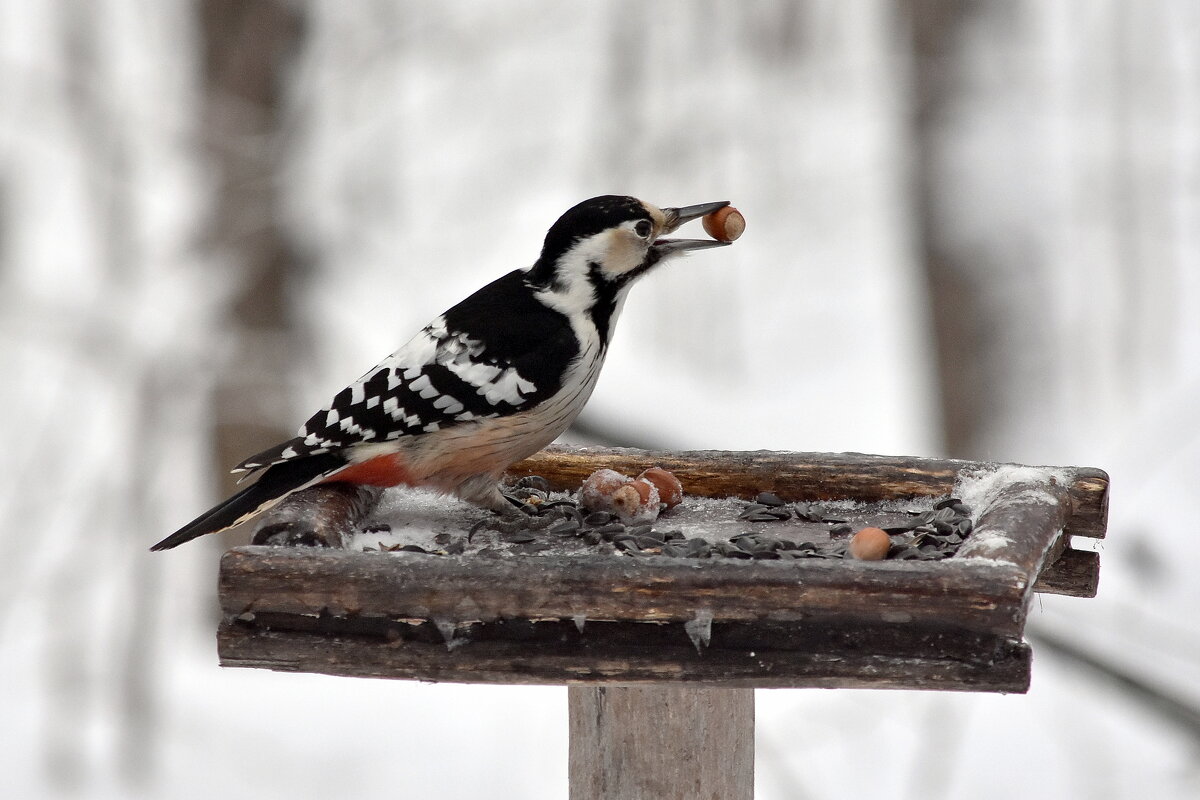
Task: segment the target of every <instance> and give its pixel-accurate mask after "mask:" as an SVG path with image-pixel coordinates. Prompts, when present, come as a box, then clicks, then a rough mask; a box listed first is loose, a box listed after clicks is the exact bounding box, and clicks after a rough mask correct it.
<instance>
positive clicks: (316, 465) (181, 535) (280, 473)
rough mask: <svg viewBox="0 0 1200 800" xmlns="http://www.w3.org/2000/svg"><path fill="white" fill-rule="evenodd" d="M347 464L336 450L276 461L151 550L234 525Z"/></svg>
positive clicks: (170, 545)
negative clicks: (253, 480)
mask: <svg viewBox="0 0 1200 800" xmlns="http://www.w3.org/2000/svg"><path fill="white" fill-rule="evenodd" d="M345 466H346V460H345V459H344V458H342V457H341V456H338V455H335V454H333V453H324V454H321V455H319V456H308V457H305V458H298V459H296V460H295V461H285V462H283V463H280V464H275V465H274V466H272V467H270V468H269V469H267V471H266V472H264V473H263V474H262V477H260V478H259V479H258V480H257V481H255V482H254V484H253V485H251V486H247V487H246V488H245V489H242V490H241V491H240V492H238V493H237V494H235V495H234V496H233V497H230V498H229V499H228V500H226V501H225V502H223V503H221V504H219V505H217V506H215V507H213V508H210V509H209V510H208V511H206V512H204V513H203V514H201V515H200V516H198V517H196V518H195V519H194V520H192V521H191V522H189V523H188V524H187V525H184V526H183V527H182V528H180V529H179V530H177V531H175V532H174V533H172V534H171V535H170V536H168V537H167V538H165V539H163V540H162V541H161V542H159V543H158V544H156V545H154V546H153V547H151V548H150V549H151V550H170V549H171V548H172V547H178V546H179V545H181V544H183V543H184V542H190V541H191V540H192V539H195V538H197V537H199V536H203V535H204V534H206V533H216V532H218V531H223V530H225V529H226V528H232V527H233V526H234V525H237V524H238V523H241V522H245V521H246V520H248V519H250V518H251V517H253V516H255V515H256V514H261V513H262V512H263V511H266V510H267V509H269V508H271V507H272V506H274V505H276V504H277V503H279V501H281V500H283V499H284V498H285V497H287V496H288V495H290V494H292V493H293V492H298V491H300V490H301V489H306V488H308V487H309V486H312V485H313V484H315V483H320V482H321V481H323V480H325V479H326V478H328V477H329V476H330V475H333V474H334V473H335V472H337V471H338V470H340V469H342V468H343V467H345Z"/></svg>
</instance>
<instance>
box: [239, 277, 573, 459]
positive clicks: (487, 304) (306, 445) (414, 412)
mask: <svg viewBox="0 0 1200 800" xmlns="http://www.w3.org/2000/svg"><path fill="white" fill-rule="evenodd" d="M522 274H523V273H522V272H520V271H518V272H515V273H510V274H509V275H507V276H505V277H504V278H501V279H499V280H497V281H495V282H493V283H492V284H489V285H488V286H486V287H484V288H483V289H481V290H480V291H479V292H477V293H476V294H474V295H472V296H471V297H469V298H467V299H466V300H464V301H463V302H462V303H460V304H458V305H457V306H455V307H454V308H452V309H450V310H449V311H447V312H446V313H445V314H443V315H442V316H440V317H438V318H437V319H435V320H434V321H433V322H431V323H430V324H429V325H427V326H426V327H425V328H424V329H423V330H422V331H421V332H420V333H418V334H417V335H416V336H415V337H413V339H412V340H411V341H409V342H408V343H407V344H406V345H404V347H402V348H400V349H399V350H397V351H396V352H395V353H392V355H390V356H388V357H387V358H386V359H384V360H383V361H382V362H380V363H379V364H378V365H376V366H375V367H374V368H372V369H371V370H370V371H368V372H367V373H366V374H365V375H363V376H362V377H361V378H359V379H358V380H357V381H356V382H355V383H353V384H351V385H350V386H347V387H346V388H345V389H343V390H342V391H340V392H338V394H337V396H335V397H334V398H333V401H332V402H331V403H330V404H329V405H327V406H326V407H325V408H323V409H321V410H320V411H318V412H317V413H316V414H313V415H312V417H310V418H309V420H308V421H307V422H306V423H304V425H303V426H302V427H301V428H300V430H299V431H298V433H297V434H296V437H295V438H294V439H291V440H289V441H287V442H283V443H281V444H279V445H276V446H275V447H272V448H270V449H268V450H264V451H263V452H261V453H258V454H256V455H254V456H251V457H250V458H247V459H246V460H245V461H243V462H242V463H240V464H238V465H237V467H235V468H234V470H233V471H234V472H251V471H255V470H259V469H262V468H264V467H269V466H271V465H272V464H278V463H281V462H284V461H289V460H291V459H295V458H299V457H303V456H313V455H320V454H322V453H327V452H331V451H337V450H341V449H344V448H347V447H353V446H354V445H359V444H369V443H380V442H388V441H392V440H395V439H399V438H401V437H404V436H413V435H419V434H422V433H430V432H433V431H436V430H440V429H444V428H447V427H450V426H454V425H462V424H467V423H470V422H472V421H474V420H480V419H487V418H489V417H498V416H507V415H510V414H516V413H519V412H521V411H525V410H528V409H530V408H532V407H533V406H536V405H537V404H538V403H540V402H542V401H543V400H545V399H546V398H547V397H550V396H551V395H552V394H554V393H555V392H557V391H558V389H559V388H560V387H561V386H562V377H563V372H564V369H565V364H566V363H569V361H570V359H571V355H572V354H571V352H570V349H571V347H572V346H573V343H574V339H573V337H571V336H569V334H570V330H569V326H566V329H565V330H564V325H565V322H561V321H560V320H558V319H556V318H555V317H554V315H552V314H547V312H548V309H546V308H545V307H544V306H542V305H541V304H540V303H536V302H535V303H534V305H535V306H536V307H522V305H521V304H520V303H515V302H508V298H506V295H508V294H511V293H512V292H510V291H508V290H509V289H511V288H513V287H511V286H508V285H506V282H507V283H509V284H511V283H512V282H513V281H514V280H517V281H519V280H520V277H519V276H521V275H522ZM517 296H527V295H520V294H517ZM531 315H532V316H534V317H535V318H533V319H531V318H530V317H531ZM538 315H541V316H542V317H543V319H541V320H539V319H537V318H536V317H537V316H538ZM539 322H541V323H542V324H541V325H539V324H538V323H539ZM531 326H532V327H531ZM530 330H534V331H537V332H538V335H537V336H529V335H528V333H527V332H528V331H530ZM516 332H519V333H516ZM485 342H486V344H485ZM564 357H565V358H564Z"/></svg>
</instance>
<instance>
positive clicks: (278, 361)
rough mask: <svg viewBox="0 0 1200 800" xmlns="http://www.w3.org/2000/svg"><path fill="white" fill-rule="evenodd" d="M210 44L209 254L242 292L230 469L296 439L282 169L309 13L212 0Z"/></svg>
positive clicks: (220, 418)
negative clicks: (289, 89)
mask: <svg viewBox="0 0 1200 800" xmlns="http://www.w3.org/2000/svg"><path fill="white" fill-rule="evenodd" d="M196 12H197V14H198V15H199V23H200V24H199V31H200V35H201V37H202V40H201V51H202V55H203V62H202V67H203V70H204V72H203V80H204V88H205V95H204V109H203V128H204V131H205V142H204V144H205V150H206V152H207V154H208V157H209V159H210V161H211V163H212V165H213V173H214V183H215V185H214V206H213V209H212V218H211V223H210V226H209V235H210V236H211V239H210V240H209V241H208V242H206V245H207V246H208V247H210V248H212V249H214V250H216V251H218V254H219V256H220V258H219V259H218V260H219V261H223V262H224V263H225V265H226V268H227V269H229V270H230V272H231V273H232V274H231V277H232V280H231V281H230V285H232V286H233V287H235V289H234V293H233V296H232V297H231V303H230V318H229V321H228V324H229V328H230V337H229V339H228V340H227V341H226V342H223V343H217V346H220V345H225V346H227V347H229V351H228V352H226V353H223V354H222V355H223V356H224V357H223V358H222V359H221V363H222V364H223V365H224V366H223V368H222V370H221V374H220V375H218V376H217V380H216V382H215V386H214V398H213V407H214V420H215V428H214V430H213V439H214V451H215V454H216V460H217V464H218V466H219V468H220V470H221V473H222V475H223V480H224V483H223V484H222V489H223V490H227V491H232V489H233V485H234V481H233V479H232V478H231V477H230V476H229V475H228V472H227V470H228V469H229V468H230V467H232V466H233V465H234V464H236V463H238V462H239V461H241V460H242V459H243V458H245V457H246V456H249V455H253V454H254V453H255V452H257V451H258V450H260V449H263V448H266V447H269V446H270V445H272V444H275V443H276V442H278V441H280V440H282V439H285V438H287V437H289V436H291V435H292V433H293V432H294V430H293V428H292V427H291V426H290V425H286V424H285V423H287V421H288V420H289V419H290V418H291V409H290V406H289V404H288V396H287V395H288V392H287V386H288V380H287V378H288V366H289V364H290V363H291V361H292V358H291V355H292V353H293V352H294V349H295V346H296V345H295V342H296V336H297V335H298V333H299V332H298V331H297V330H296V325H295V320H294V315H293V310H292V305H291V302H292V299H293V297H294V296H295V294H296V292H295V287H296V285H297V283H298V281H299V279H300V278H301V277H302V273H301V264H300V260H299V258H297V253H296V251H295V248H294V246H293V243H292V242H291V241H290V240H289V237H288V232H287V230H286V227H285V225H284V223H283V220H282V213H281V210H280V206H281V203H280V197H279V191H280V189H279V185H280V181H279V179H278V174H279V171H280V170H279V162H280V161H281V154H282V153H283V150H284V148H283V146H282V145H283V144H284V138H285V135H286V129H285V118H286V115H285V103H284V100H285V89H286V85H287V72H288V68H289V66H290V65H291V63H292V61H293V59H294V57H295V55H296V54H297V52H298V51H299V49H300V47H301V44H302V40H303V37H304V33H305V12H304V11H303V7H302V6H300V5H297V4H293V3H288V2H283V1H282V0H280V1H278V2H276V1H275V0H251V1H250V2H246V1H245V0H205V2H201V3H199V4H198V5H197V6H196Z"/></svg>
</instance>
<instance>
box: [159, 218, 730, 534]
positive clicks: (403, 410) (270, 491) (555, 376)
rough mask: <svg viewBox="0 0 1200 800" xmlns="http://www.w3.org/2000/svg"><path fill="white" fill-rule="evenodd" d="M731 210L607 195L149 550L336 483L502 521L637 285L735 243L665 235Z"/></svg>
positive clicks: (244, 466) (574, 406)
mask: <svg viewBox="0 0 1200 800" xmlns="http://www.w3.org/2000/svg"><path fill="white" fill-rule="evenodd" d="M727 205H729V204H728V203H727V202H719V203H703V204H701V205H694V206H685V207H682V208H658V207H656V206H652V205H650V204H649V203H643V202H642V201H640V200H637V199H636V198H633V197H619V196H613V195H606V196H603V197H594V198H592V199H591V200H585V201H584V202H582V203H580V204H579V205H577V206H575V207H574V208H572V209H571V210H569V211H567V212H566V213H565V214H563V215H562V217H560V218H559V220H558V221H557V222H555V223H554V225H553V226H551V228H550V230H549V232H547V234H546V240H545V244H544V245H543V246H542V252H541V255H540V256H539V257H538V259H537V261H536V262H535V263H534V264H533V266H531V267H529V268H526V269H518V270H515V271H513V272H510V273H508V274H507V275H505V276H503V277H502V278H499V279H497V280H495V281H493V282H492V283H489V284H488V285H487V286H484V287H483V288H482V289H480V290H479V291H477V292H475V293H474V294H472V295H471V296H470V297H468V298H467V299H465V300H463V301H462V302H461V303H459V304H458V305H456V306H454V307H453V308H451V309H450V310H449V311H447V312H446V313H444V314H442V315H441V316H440V317H438V318H437V319H435V320H433V322H431V323H429V324H428V325H426V326H425V327H424V328H423V329H422V330H421V332H420V333H418V334H417V335H416V336H414V337H413V338H412V340H411V341H409V342H408V344H406V345H404V346H403V347H401V348H400V349H399V350H397V351H396V352H394V353H392V354H391V355H390V356H388V357H387V358H386V359H384V360H383V361H382V362H381V363H380V364H379V365H377V366H376V367H374V368H372V369H371V370H370V371H369V372H367V373H366V374H365V375H363V376H362V377H361V378H360V379H359V380H358V381H356V382H355V383H353V384H351V385H350V386H348V387H346V388H345V389H343V390H342V391H340V392H338V394H337V395H336V396H335V397H334V398H333V401H332V402H331V403H330V404H329V405H328V406H326V407H325V408H323V409H321V410H320V411H318V412H317V413H316V414H313V416H312V417H311V418H309V420H308V422H306V423H304V426H303V427H301V428H300V431H299V432H298V433H297V434H296V437H295V438H293V439H290V440H288V441H286V442H283V443H282V444H279V445H276V446H275V447H272V448H270V449H269V450H264V451H263V452H261V453H258V454H257V455H253V456H251V457H250V458H247V459H246V460H245V461H243V462H242V463H240V464H238V465H237V466H236V467H235V468H234V470H233V471H234V472H241V473H247V474H253V473H255V472H260V471H261V473H262V474H261V475H260V476H259V477H258V480H257V481H256V482H255V483H253V484H252V485H250V486H249V487H247V488H246V489H243V490H242V491H241V492H239V493H237V494H235V495H234V496H233V497H231V498H229V499H228V500H226V501H225V502H223V503H221V504H220V505H218V506H216V507H215V508H212V509H210V510H209V511H206V512H205V513H204V514H201V515H200V516H199V517H197V518H196V519H194V520H192V521H191V522H189V523H188V524H187V525H184V526H183V527H182V528H180V529H179V530H177V531H176V532H175V533H173V534H171V535H170V536H168V537H167V538H165V539H163V540H162V541H161V542H159V543H158V544H156V545H154V547H153V548H151V549H153V550H166V549H168V548H171V547H176V546H177V545H180V544H183V543H184V542H187V541H190V540H192V539H195V538H196V537H198V536H203V535H204V534H206V533H215V532H217V531H221V530H225V529H226V528H230V527H233V526H234V525H237V524H239V523H241V522H244V521H245V520H248V519H250V518H252V517H254V516H255V515H257V514H260V513H262V512H263V511H266V510H267V509H269V508H271V507H272V506H274V505H275V504H277V503H279V502H280V501H281V500H283V499H284V498H285V497H287V496H288V495H290V494H292V493H293V492H297V491H300V490H301V489H304V488H307V487H309V486H313V485H315V484H318V483H328V482H334V481H340V482H346V483H354V484H366V485H370V486H385V487H390V486H423V487H428V488H432V489H436V490H439V491H442V492H446V493H449V494H453V495H456V496H458V497H460V498H462V499H463V500H467V501H470V502H472V503H476V504H478V505H480V506H483V507H485V508H489V509H493V510H495V511H499V512H502V513H509V512H512V511H513V507H512V504H510V503H509V502H508V501H507V500H505V499H504V496H503V495H502V494H501V492H500V487H499V481H500V477H501V475H502V474H503V472H504V470H505V469H507V468H508V467H509V465H511V464H513V463H515V462H517V461H520V460H521V459H523V458H525V457H527V456H530V455H532V454H533V453H536V452H537V451H538V450H541V449H542V448H543V447H545V446H546V445H548V444H549V443H550V442H552V441H554V439H556V438H557V437H558V436H559V435H560V434H561V433H562V432H563V431H565V430H566V429H567V427H568V426H569V425H570V424H571V422H572V421H574V419H575V417H576V416H578V415H579V412H580V410H581V409H582V408H583V405H584V403H586V402H587V400H588V397H590V396H591V394H592V389H594V388H595V386H596V379H597V378H598V377H599V375H600V367H601V366H603V364H604V357H605V354H606V353H607V352H608V345H609V342H610V341H611V340H612V335H613V327H614V326H615V325H616V322H617V317H618V315H619V314H620V313H621V308H622V306H623V305H624V303H625V298H626V296H627V295H628V293H629V289H630V287H631V286H633V284H634V283H635V282H636V281H637V280H638V279H639V278H641V277H642V276H643V275H645V274H646V273H648V272H650V271H651V270H653V269H654V268H656V267H657V266H658V265H660V264H662V263H663V262H665V261H667V260H668V259H670V258H672V257H674V256H677V255H679V254H681V253H685V252H688V251H690V250H699V249H702V248H708V247H720V246H722V245H724V244H727V242H720V241H714V240H698V239H666V238H662V237H663V236H664V235H666V234H669V233H672V232H673V231H675V230H676V229H677V228H678V227H679V226H680V225H682V224H683V223H685V222H688V221H689V220H694V219H697V218H698V217H702V216H704V215H706V214H710V213H712V212H714V211H716V210H718V209H720V208H723V207H724V206H727Z"/></svg>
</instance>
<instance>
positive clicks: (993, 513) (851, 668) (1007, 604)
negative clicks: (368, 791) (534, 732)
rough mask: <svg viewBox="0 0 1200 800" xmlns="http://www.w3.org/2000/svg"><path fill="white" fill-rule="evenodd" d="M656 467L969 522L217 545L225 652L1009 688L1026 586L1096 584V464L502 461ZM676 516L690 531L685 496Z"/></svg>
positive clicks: (733, 682)
mask: <svg viewBox="0 0 1200 800" xmlns="http://www.w3.org/2000/svg"><path fill="white" fill-rule="evenodd" d="M656 464H657V465H660V466H663V467H665V468H667V469H669V470H671V471H673V472H675V474H676V475H677V476H678V477H679V478H680V479H681V481H682V482H683V485H684V488H685V491H686V492H687V493H688V495H689V496H690V497H693V498H697V497H699V498H742V499H746V500H748V499H750V498H753V497H754V496H755V495H757V494H758V493H759V492H761V491H772V492H775V493H776V494H778V495H779V496H780V497H782V498H783V499H784V500H786V501H788V502H812V501H823V502H833V503H841V504H842V506H841V507H843V508H847V509H852V510H853V513H854V514H855V515H856V516H855V522H856V524H858V523H860V522H862V523H870V522H871V521H872V520H874V519H880V520H885V519H894V517H895V515H896V514H897V513H903V512H904V510H905V508H907V507H911V508H913V509H919V508H927V507H928V506H929V505H930V504H931V503H932V502H933V501H934V500H935V499H937V498H942V497H947V496H950V495H955V496H962V497H963V499H964V500H967V501H968V504H971V503H972V502H973V503H974V504H975V505H974V507H973V508H972V520H973V523H974V527H973V531H972V532H971V534H970V536H969V537H968V538H967V539H966V541H965V542H963V544H962V545H961V546H960V547H959V548H958V552H957V553H956V554H955V555H954V556H953V557H951V558H948V559H945V560H938V561H920V560H911V561H881V562H861V561H855V560H851V559H800V560H744V561H741V560H733V559H718V558H711V559H703V560H701V559H690V558H677V557H667V556H639V557H632V556H628V555H621V554H615V553H598V554H593V553H587V552H582V553H567V554H563V553H560V552H552V553H549V554H521V553H515V552H511V553H510V552H504V551H497V550H494V549H493V550H491V551H490V552H489V553H488V554H486V555H481V554H479V553H472V552H466V553H463V554H461V555H427V554H424V553H410V552H351V551H344V550H331V549H324V548H296V547H243V548H235V549H233V550H231V551H229V552H228V553H226V554H225V556H224V558H223V559H222V563H221V574H220V599H221V606H222V610H223V613H224V620H223V622H222V624H221V627H220V631H219V634H218V643H219V653H220V658H221V663H222V664H223V665H225V666H242V667H265V668H269V669H277V670H294V671H306V672H321V673H327V674H333V675H356V676H370V677H389V678H407V679H418V680H432V681H461V682H471V683H541V684H573V685H579V684H590V685H620V684H651V683H664V682H687V683H691V684H696V685H707V686H723V687H881V688H908V689H914V688H916V689H955V690H971V691H997V692H1023V691H1025V690H1026V689H1027V688H1028V685H1029V680H1030V657H1031V654H1030V648H1029V645H1028V644H1027V643H1026V642H1025V641H1024V640H1023V629H1024V624H1025V619H1026V614H1027V612H1028V609H1029V605H1030V601H1031V598H1032V595H1033V592H1034V591H1049V592H1057V593H1064V594H1072V595H1076V596H1085V597H1086V596H1091V595H1093V594H1094V593H1095V591H1096V585H1097V579H1098V571H1099V562H1098V555H1097V554H1096V553H1095V552H1093V551H1089V550H1077V549H1074V548H1072V546H1071V544H1072V540H1073V539H1074V538H1075V537H1088V538H1098V537H1102V536H1103V535H1104V532H1105V525H1106V519H1107V492H1108V479H1107V476H1106V475H1105V474H1104V473H1103V472H1102V471H1100V470H1095V469H1087V468H1032V467H1016V466H1013V465H995V464H980V463H975V462H962V461H940V460H927V459H912V458H892V457H880V456H867V455H856V454H802V453H779V452H759V453H737V452H708V451H705V452H674V453H664V452H646V451H634V450H595V449H567V448H557V449H552V450H550V451H547V452H544V453H541V454H539V455H538V456H536V457H534V458H532V459H529V460H528V461H526V462H522V463H521V464H519V465H517V466H516V467H515V468H514V469H513V471H512V474H513V476H514V477H519V476H521V475H527V474H537V475H541V476H542V477H544V478H546V479H547V480H549V481H550V483H551V485H552V486H553V487H554V488H557V489H561V490H570V489H573V488H575V487H577V486H578V485H579V483H580V482H581V481H582V479H583V477H585V476H586V475H587V474H589V473H590V472H591V471H593V470H594V469H597V468H599V467H611V468H614V469H618V470H621V471H624V472H626V473H628V474H637V473H638V472H640V471H641V470H642V469H644V468H646V467H648V466H651V465H656ZM729 503H730V509H731V510H732V513H733V515H734V517H735V518H736V508H737V507H738V506H739V501H738V500H736V499H733V500H729ZM851 503H852V504H853V505H850V504H851ZM716 513H719V510H718V512H716ZM713 514H714V512H713V509H712V503H709V504H708V508H707V509H706V518H708V519H710V520H711V519H713ZM479 516H480V517H482V516H483V513H482V512H480V513H479ZM679 519H680V520H683V521H684V525H685V528H686V520H687V519H688V510H687V503H686V502H685V505H684V507H683V509H682V510H681V511H680V512H679ZM664 521H665V522H666V524H667V525H671V524H672V523H671V522H670V521H669V520H668V518H664ZM696 524H700V523H696ZM714 524H715V523H714ZM721 524H722V525H725V528H722V530H726V529H728V524H727V521H725V520H722V521H721ZM772 525H775V523H759V526H760V527H761V526H772ZM787 525H788V523H784V525H783V526H782V527H781V526H777V525H776V526H775V527H772V528H771V530H772V531H784V532H785V533H786V532H787V530H788V528H787ZM800 526H801V523H800V522H796V523H794V528H795V531H796V532H802V531H801V527H800ZM744 527H745V528H746V529H754V528H755V526H754V525H751V524H745V525H744ZM809 527H810V528H811V525H810V526H809ZM686 532H689V531H687V530H686V529H685V533H686Z"/></svg>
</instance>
